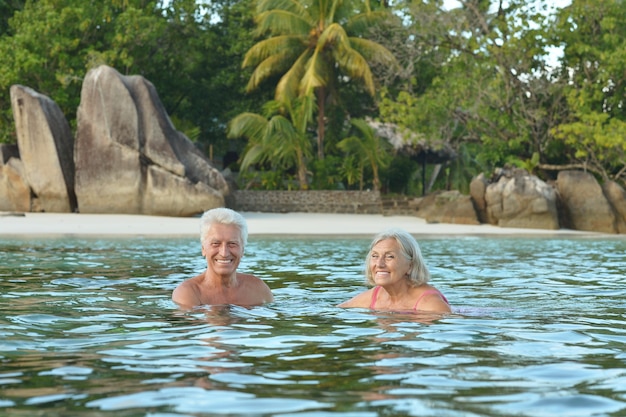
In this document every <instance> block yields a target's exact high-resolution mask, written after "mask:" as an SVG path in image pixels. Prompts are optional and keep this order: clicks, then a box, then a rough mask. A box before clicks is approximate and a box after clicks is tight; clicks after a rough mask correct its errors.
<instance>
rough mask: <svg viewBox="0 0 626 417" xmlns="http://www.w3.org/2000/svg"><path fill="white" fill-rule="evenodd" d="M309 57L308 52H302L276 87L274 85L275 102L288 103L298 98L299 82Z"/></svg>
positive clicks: (309, 53)
mask: <svg viewBox="0 0 626 417" xmlns="http://www.w3.org/2000/svg"><path fill="white" fill-rule="evenodd" d="M310 56H311V52H310V51H308V50H305V51H303V52H302V53H301V54H300V56H299V57H298V59H296V61H295V62H294V63H293V64H292V65H291V68H289V70H288V71H287V72H286V73H285V74H284V75H283V76H282V77H281V78H280V80H279V81H278V85H276V92H275V98H276V100H278V101H281V102H284V103H288V102H291V101H292V100H294V99H295V98H296V97H297V96H298V93H299V92H298V88H299V85H300V80H301V79H302V77H303V76H304V72H305V70H306V63H307V61H308V59H309V57H310Z"/></svg>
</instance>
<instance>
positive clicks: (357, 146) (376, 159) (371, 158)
mask: <svg viewBox="0 0 626 417" xmlns="http://www.w3.org/2000/svg"><path fill="white" fill-rule="evenodd" d="M351 123H352V127H353V128H352V129H351V130H352V132H351V133H353V135H352V136H348V137H347V138H345V139H343V140H342V141H341V142H339V143H338V144H337V147H338V148H339V149H341V150H342V151H344V152H345V153H346V156H353V157H354V162H355V163H356V165H357V167H358V170H359V179H360V184H359V190H363V171H364V170H365V168H366V167H369V168H370V169H371V170H372V184H373V187H374V191H380V176H379V174H378V172H379V169H380V168H385V167H386V166H387V165H388V164H389V160H390V154H389V148H390V146H389V143H388V142H387V141H385V140H384V139H382V138H380V137H378V136H376V133H375V132H374V129H372V128H371V127H370V126H369V125H368V124H367V122H366V121H365V120H363V119H353V120H352V121H351ZM344 165H345V163H344ZM344 171H345V169H344ZM348 183H350V181H348Z"/></svg>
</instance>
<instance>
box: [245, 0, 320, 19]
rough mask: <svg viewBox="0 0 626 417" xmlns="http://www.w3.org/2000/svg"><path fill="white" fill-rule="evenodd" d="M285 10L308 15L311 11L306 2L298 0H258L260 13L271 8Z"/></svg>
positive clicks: (258, 11) (257, 8)
mask: <svg viewBox="0 0 626 417" xmlns="http://www.w3.org/2000/svg"><path fill="white" fill-rule="evenodd" d="M274 9H278V10H285V11H287V12H291V13H293V14H295V15H298V16H308V15H309V12H308V10H307V8H306V7H305V3H302V2H299V1H297V0H258V1H257V6H256V11H257V13H258V14H261V13H263V12H266V11H269V10H274Z"/></svg>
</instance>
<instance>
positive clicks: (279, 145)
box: [228, 97, 315, 190]
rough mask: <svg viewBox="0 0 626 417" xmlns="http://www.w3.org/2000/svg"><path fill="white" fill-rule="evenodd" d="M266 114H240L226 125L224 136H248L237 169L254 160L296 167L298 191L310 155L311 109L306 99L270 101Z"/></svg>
mask: <svg viewBox="0 0 626 417" xmlns="http://www.w3.org/2000/svg"><path fill="white" fill-rule="evenodd" d="M267 109H268V113H269V116H268V117H266V116H262V115H259V114H255V113H241V114H239V115H237V116H236V117H235V118H234V119H232V120H231V121H230V123H229V126H228V137H229V138H239V137H246V138H247V139H248V145H247V149H246V152H245V155H244V158H243V160H242V162H241V168H240V169H241V171H245V170H246V169H247V168H248V167H250V166H251V165H254V164H257V163H269V164H271V165H272V166H275V167H280V168H291V167H294V166H295V168H296V171H297V176H298V183H299V186H300V189H301V190H306V189H307V188H308V182H307V177H306V174H307V171H306V161H307V159H308V158H310V157H311V156H312V155H313V147H312V146H311V141H310V138H309V137H308V136H307V134H306V126H307V120H310V118H311V114H312V113H313V111H314V109H315V103H313V100H312V99H311V98H310V97H309V98H306V97H305V98H302V99H296V100H294V102H293V103H292V102H287V103H280V102H270V103H269V104H268V106H267Z"/></svg>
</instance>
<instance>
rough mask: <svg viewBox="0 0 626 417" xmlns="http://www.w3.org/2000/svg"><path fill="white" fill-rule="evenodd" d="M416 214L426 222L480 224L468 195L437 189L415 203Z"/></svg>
mask: <svg viewBox="0 0 626 417" xmlns="http://www.w3.org/2000/svg"><path fill="white" fill-rule="evenodd" d="M417 215H418V216H419V217H421V218H423V219H424V220H426V221H427V222H428V223H452V224H480V222H479V221H478V217H477V215H476V210H474V206H473V204H472V199H471V197H470V196H469V195H463V194H461V193H460V192H458V191H456V190H453V191H437V192H434V193H432V194H429V195H427V196H426V197H423V198H422V199H421V200H420V202H419V203H418V204H417Z"/></svg>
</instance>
